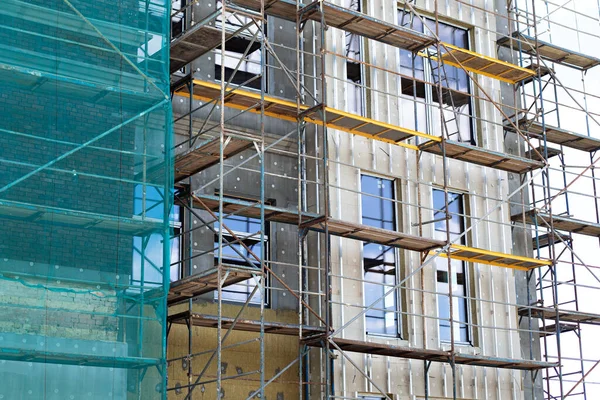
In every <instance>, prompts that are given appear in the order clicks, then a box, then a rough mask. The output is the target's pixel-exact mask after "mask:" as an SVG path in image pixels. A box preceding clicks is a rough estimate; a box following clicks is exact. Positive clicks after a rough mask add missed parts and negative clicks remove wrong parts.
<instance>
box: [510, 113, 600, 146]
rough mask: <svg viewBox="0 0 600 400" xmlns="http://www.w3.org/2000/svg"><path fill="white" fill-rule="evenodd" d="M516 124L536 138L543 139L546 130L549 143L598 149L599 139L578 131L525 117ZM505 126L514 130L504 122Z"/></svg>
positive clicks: (522, 130)
mask: <svg viewBox="0 0 600 400" xmlns="http://www.w3.org/2000/svg"><path fill="white" fill-rule="evenodd" d="M517 125H518V127H519V129H520V130H521V132H523V133H525V134H528V135H529V136H530V137H533V138H536V139H542V140H543V139H544V132H546V135H545V138H546V141H547V142H549V143H554V144H560V145H562V146H565V147H570V148H572V149H576V150H582V151H589V152H594V151H597V150H600V139H597V138H594V137H591V136H586V135H580V134H578V133H574V132H570V131H568V130H566V129H562V128H557V127H555V126H550V125H547V124H542V123H541V122H539V121H535V120H531V119H527V118H521V119H520V120H519V121H518V124H517ZM505 126H506V129H507V130H510V131H514V128H513V126H512V125H511V124H506V125H505ZM544 128H545V129H544Z"/></svg>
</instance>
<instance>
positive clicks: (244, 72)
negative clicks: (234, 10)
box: [213, 0, 269, 93]
mask: <svg viewBox="0 0 600 400" xmlns="http://www.w3.org/2000/svg"><path fill="white" fill-rule="evenodd" d="M222 2H223V0H216V2H215V10H217V11H218V10H220V4H222ZM222 24H223V21H221V16H220V14H219V16H217V18H216V20H215V27H217V28H220V27H221V26H222ZM238 24H239V21H236V22H235V23H234V22H231V21H230V17H228V18H227V20H226V21H225V29H226V30H228V29H229V30H233V31H237V30H238V29H240V28H241V27H242V26H243V25H238ZM261 34H264V35H266V34H267V22H266V20H265V29H264V31H263V32H262V33H260V32H259V33H258V36H257V38H256V40H255V42H254V45H256V44H258V48H257V49H256V50H254V51H252V52H249V53H248V54H247V55H246V57H244V58H243V59H242V56H243V55H244V52H245V50H246V49H248V46H249V45H250V43H251V41H252V37H251V36H249V33H248V32H247V30H244V31H243V32H241V35H236V36H234V37H232V38H231V39H229V40H228V41H226V43H225V49H224V50H225V51H224V56H225V77H222V76H221V67H222V65H223V59H222V53H221V46H219V47H217V48H216V49H215V51H214V57H215V58H214V67H215V68H214V71H213V72H214V78H215V81H217V82H221V81H222V80H223V78H225V81H226V82H227V81H229V80H230V79H231V76H232V75H234V74H233V71H234V70H235V66H236V65H237V64H238V63H239V62H240V60H242V62H241V64H240V66H239V67H238V69H237V71H236V72H235V75H234V79H233V80H232V81H231V83H232V84H234V85H239V86H240V87H243V88H245V89H250V90H257V91H261V88H262V81H263V80H264V81H265V93H268V86H269V80H268V79H267V77H268V68H263V69H262V70H263V71H262V76H261V77H260V79H254V80H253V81H252V82H250V84H249V85H243V83H244V82H246V81H248V80H249V79H252V78H253V77H256V76H259V75H261V71H260V70H261V64H262V57H263V54H262V49H261V48H260V35H261ZM246 36H248V37H246ZM234 42H237V43H238V44H239V43H244V46H242V47H243V48H244V50H243V51H242V52H238V51H234V50H228V49H227V43H229V44H231V43H234ZM255 52H258V54H259V60H260V61H259V63H258V64H257V63H256V62H255V61H253V60H251V58H250V57H251V55H252V54H254V53H255ZM230 59H232V60H233V66H232V67H228V66H227V62H228V60H230ZM244 66H245V67H244ZM252 66H257V68H258V70H259V71H258V72H257V73H254V72H251V71H248V69H250V68H249V67H252ZM228 70H230V73H229V74H228V73H227V71H228ZM250 75H251V76H250ZM240 76H241V77H242V79H239V77H240Z"/></svg>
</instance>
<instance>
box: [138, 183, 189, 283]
mask: <svg viewBox="0 0 600 400" xmlns="http://www.w3.org/2000/svg"><path fill="white" fill-rule="evenodd" d="M165 201H166V200H165V198H164V196H163V192H162V190H160V189H158V188H156V187H153V186H144V185H137V186H136V187H135V189H134V203H133V211H134V215H135V216H144V217H145V218H151V219H154V220H156V221H162V219H163V215H164V206H165ZM182 215H183V213H182V210H181V207H180V206H178V205H173V206H172V208H171V213H170V214H169V224H170V226H171V229H172V233H173V237H172V238H171V240H170V254H171V258H170V261H171V262H170V266H166V265H165V266H164V267H169V278H170V281H171V282H173V281H176V280H178V279H181V265H182V263H181V260H182V254H183V250H182V241H181V231H182V225H183V224H182V221H183V220H182ZM163 240H164V239H163V236H162V235H160V234H152V235H150V236H149V237H141V236H135V237H134V238H133V271H132V282H133V283H134V284H140V283H142V281H143V282H145V283H148V282H150V283H156V284H159V283H161V282H162V280H163V278H162V277H163V269H162V268H163V251H162V249H163V247H162V246H163V243H164V241H163Z"/></svg>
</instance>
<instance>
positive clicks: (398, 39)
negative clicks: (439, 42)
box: [233, 0, 435, 51]
mask: <svg viewBox="0 0 600 400" xmlns="http://www.w3.org/2000/svg"><path fill="white" fill-rule="evenodd" d="M233 3H235V4H237V5H239V6H241V7H245V8H249V9H251V10H254V11H260V1H259V0H233ZM322 4H323V17H324V20H325V23H326V24H327V25H328V26H331V27H334V28H338V29H342V30H345V31H346V32H349V33H353V34H356V35H360V36H363V37H366V38H369V39H372V40H376V41H378V42H382V43H386V44H389V45H391V46H394V47H398V48H401V49H405V50H409V51H419V50H421V49H424V48H426V47H428V46H431V45H432V44H433V43H435V40H434V39H433V38H432V37H431V36H428V35H425V34H424V33H421V32H417V31H414V30H412V29H409V28H406V27H402V26H399V25H394V24H391V23H389V22H385V21H382V20H380V19H377V18H373V17H370V16H368V15H366V14H363V13H361V12H358V11H354V10H350V9H348V8H344V7H340V6H338V5H336V4H333V3H330V2H327V1H323V2H322ZM301 12H303V19H304V20H311V21H316V22H321V13H320V8H319V1H315V2H313V3H311V4H308V5H307V6H305V7H304V8H303V9H302V11H301ZM265 13H266V14H267V15H272V16H275V17H279V18H282V19H285V20H288V21H296V2H295V1H291V0H269V1H266V2H265Z"/></svg>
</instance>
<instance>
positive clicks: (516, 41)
mask: <svg viewBox="0 0 600 400" xmlns="http://www.w3.org/2000/svg"><path fill="white" fill-rule="evenodd" d="M497 44H498V45H499V46H503V47H507V48H512V49H513V50H515V51H519V49H521V51H523V52H524V53H527V54H530V55H533V56H535V55H536V54H539V55H540V57H541V58H543V59H544V60H548V61H551V62H555V63H557V64H562V65H566V66H568V67H572V68H576V69H580V70H584V71H585V70H587V69H590V68H592V67H595V66H596V65H598V64H600V59H598V58H595V57H592V56H588V55H585V54H582V53H578V52H576V51H571V50H568V49H565V48H562V47H559V46H556V45H554V44H551V43H548V42H544V41H542V40H538V41H537V43H536V40H535V38H534V37H532V36H529V35H525V34H523V33H520V32H514V33H513V34H512V35H511V36H505V37H503V38H500V39H499V40H498V41H497Z"/></svg>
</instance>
